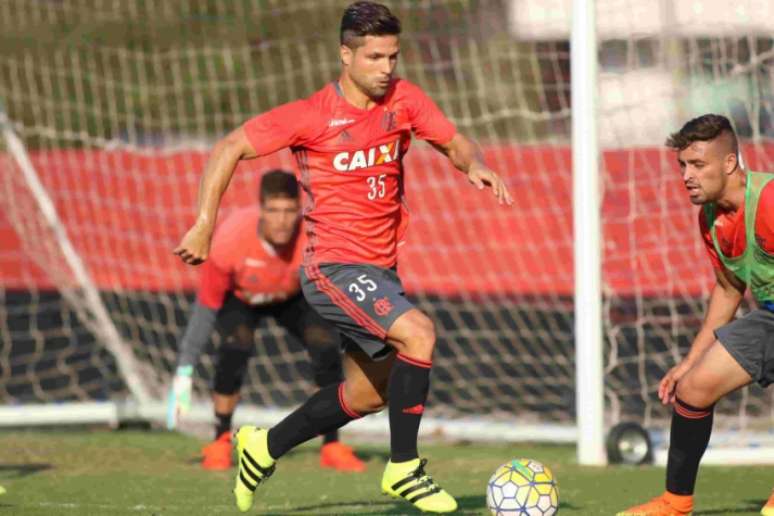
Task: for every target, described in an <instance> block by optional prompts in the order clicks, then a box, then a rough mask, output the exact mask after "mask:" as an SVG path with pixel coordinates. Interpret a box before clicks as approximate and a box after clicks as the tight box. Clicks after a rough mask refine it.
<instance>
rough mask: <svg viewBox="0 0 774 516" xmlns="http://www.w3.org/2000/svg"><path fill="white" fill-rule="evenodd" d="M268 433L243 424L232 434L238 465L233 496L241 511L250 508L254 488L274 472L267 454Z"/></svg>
mask: <svg viewBox="0 0 774 516" xmlns="http://www.w3.org/2000/svg"><path fill="white" fill-rule="evenodd" d="M268 434H269V432H268V431H267V430H265V429H263V428H255V427H254V426H243V427H242V428H240V429H239V431H238V432H237V433H236V434H234V442H235V443H236V449H237V461H238V466H239V467H238V468H237V476H236V484H235V486H234V497H235V498H236V505H237V508H238V509H239V510H240V511H242V512H246V511H248V510H250V507H252V506H253V496H254V494H255V489H256V488H257V487H258V486H259V485H260V484H261V483H262V482H264V481H266V479H268V478H269V477H270V476H271V475H272V473H274V467H275V460H274V459H272V458H271V455H269V445H268V443H267V437H268Z"/></svg>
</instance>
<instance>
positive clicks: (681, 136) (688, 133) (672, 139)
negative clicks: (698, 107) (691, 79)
mask: <svg viewBox="0 0 774 516" xmlns="http://www.w3.org/2000/svg"><path fill="white" fill-rule="evenodd" d="M721 135H727V136H728V137H729V138H730V143H731V150H732V151H733V152H734V154H737V155H738V154H739V143H738V142H737V140H736V133H735V132H734V128H733V127H731V122H730V121H729V120H728V118H726V117H724V116H723V115H714V114H707V115H702V116H700V117H697V118H694V119H692V120H688V121H687V122H686V123H685V125H684V126H683V127H682V129H680V130H679V131H677V132H676V133H672V134H671V135H669V138H667V141H666V146H667V147H669V148H670V149H674V150H676V151H681V150H683V149H685V148H687V147H688V146H689V145H691V144H692V143H694V142H708V141H711V140H714V139H715V138H717V137H718V136H721Z"/></svg>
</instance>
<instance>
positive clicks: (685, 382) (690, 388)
mask: <svg viewBox="0 0 774 516" xmlns="http://www.w3.org/2000/svg"><path fill="white" fill-rule="evenodd" d="M675 394H676V395H677V398H679V399H680V401H682V402H683V403H687V404H688V405H691V406H692V407H696V408H701V409H703V408H707V407H710V406H712V405H713V404H714V403H715V402H716V401H717V397H716V395H715V389H714V386H713V385H712V384H711V382H707V381H702V378H701V376H700V375H696V374H688V375H686V376H685V377H684V378H683V379H682V380H680V381H679V382H678V383H677V389H676V390H675Z"/></svg>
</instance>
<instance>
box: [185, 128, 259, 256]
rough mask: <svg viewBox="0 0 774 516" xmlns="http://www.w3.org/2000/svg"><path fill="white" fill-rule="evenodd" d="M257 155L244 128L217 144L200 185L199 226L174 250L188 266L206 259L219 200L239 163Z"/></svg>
mask: <svg viewBox="0 0 774 516" xmlns="http://www.w3.org/2000/svg"><path fill="white" fill-rule="evenodd" d="M257 155H258V154H257V153H256V151H255V149H254V147H253V146H252V144H251V143H250V141H249V139H248V138H247V134H246V133H245V130H244V128H242V127H240V128H239V129H236V130H234V131H232V132H231V133H230V134H228V135H227V136H226V137H225V138H223V139H221V140H220V141H218V143H216V144H215V147H213V149H212V153H211V154H210V157H209V159H208V160H207V165H206V166H205V169H204V175H203V176H202V179H201V182H200V183H199V195H198V203H197V205H198V207H197V215H196V222H194V225H193V226H192V227H191V229H189V230H188V232H187V233H186V234H185V236H183V239H182V241H181V242H180V245H178V246H177V247H176V248H175V250H174V253H175V254H176V255H178V256H179V257H180V258H181V259H182V260H183V261H184V262H185V263H188V264H190V265H198V264H200V263H202V262H203V261H204V260H206V259H207V256H208V255H209V251H210V242H211V240H212V233H213V231H214V230H215V221H216V219H217V215H218V207H219V206H220V200H221V197H222V196H223V192H225V191H226V188H227V187H228V184H229V182H230V181H231V176H233V175H234V169H236V166H237V163H238V162H239V160H242V159H251V158H255V157H256V156H257Z"/></svg>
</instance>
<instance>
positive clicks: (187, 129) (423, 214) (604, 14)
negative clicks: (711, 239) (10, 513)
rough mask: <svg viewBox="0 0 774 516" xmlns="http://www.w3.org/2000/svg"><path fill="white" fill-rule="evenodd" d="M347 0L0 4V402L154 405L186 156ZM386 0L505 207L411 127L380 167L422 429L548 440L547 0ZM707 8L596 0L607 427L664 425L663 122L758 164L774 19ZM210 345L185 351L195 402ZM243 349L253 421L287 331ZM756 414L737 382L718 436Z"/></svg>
mask: <svg viewBox="0 0 774 516" xmlns="http://www.w3.org/2000/svg"><path fill="white" fill-rule="evenodd" d="M347 3H348V2H342V1H327V0H326V1H319V0H314V1H313V0H293V1H291V2H282V1H274V0H234V1H230V2H218V1H214V0H213V1H205V0H199V1H182V0H127V1H125V2H102V1H98V0H64V1H59V2H28V1H25V0H5V1H3V2H1V3H0V101H2V102H3V104H4V113H5V115H6V117H5V122H4V123H3V124H2V127H3V138H2V139H0V205H1V206H2V210H0V238H1V239H2V242H3V245H2V249H1V250H0V403H2V404H4V405H6V408H9V407H10V408H14V407H17V408H18V407H23V408H24V409H25V412H24V413H23V414H24V417H26V418H30V420H35V418H36V414H40V413H42V412H44V411H45V410H47V409H48V408H50V407H55V406H57V405H61V404H62V403H64V402H73V403H78V404H82V405H85V406H86V405H88V404H89V403H93V402H112V403H115V402H117V401H121V400H133V401H134V402H139V406H140V407H141V408H142V407H151V406H154V403H155V404H156V405H160V404H161V403H163V398H164V391H165V389H166V387H167V386H168V384H169V380H170V376H171V374H172V373H173V370H174V366H175V361H176V353H177V345H178V344H177V343H178V340H179V338H180V336H181V334H182V330H183V328H184V326H185V323H186V321H187V318H188V313H189V311H190V309H191V306H192V302H193V299H194V295H195V290H196V287H197V272H196V270H195V269H193V268H191V267H186V266H184V265H182V264H181V263H180V262H179V260H177V259H176V258H175V257H174V256H173V255H172V253H171V250H172V249H173V248H174V246H175V245H176V244H177V242H178V241H179V238H180V237H181V235H182V234H183V233H184V231H185V230H186V229H187V227H188V225H189V224H190V223H191V222H192V220H193V214H194V204H195V197H196V189H197V187H198V181H199V178H200V175H201V173H202V169H203V165H204V162H205V160H206V157H207V152H208V149H209V147H210V146H211V144H212V143H213V142H214V141H215V140H216V139H217V138H218V137H220V136H222V135H224V134H225V133H226V132H228V131H229V130H230V129H232V128H235V127H237V126H238V125H239V124H241V123H242V122H244V121H245V120H246V119H248V118H249V117H250V116H252V115H254V114H257V113H260V112H262V111H265V110H267V109H269V108H270V107H272V106H274V105H277V104H279V103H283V102H287V101H290V100H294V99H296V98H299V97H302V96H306V95H308V94H311V93H312V92H314V91H315V90H316V89H318V88H320V87H321V86H322V85H324V84H325V83H326V82H327V81H330V80H333V79H335V78H336V77H337V74H338V70H339V62H338V57H337V47H338V34H337V31H338V23H339V20H340V16H341V12H342V9H343V7H344V6H345V5H346V4H347ZM387 3H388V4H389V5H390V6H391V7H392V8H393V10H394V12H395V13H396V14H397V15H398V16H400V17H401V19H402V20H403V24H404V34H403V36H402V39H401V63H400V66H399V73H400V75H402V76H404V77H406V78H408V79H410V80H412V81H413V82H416V83H418V84H419V85H421V86H422V87H423V88H424V89H425V90H426V91H427V92H428V93H429V94H430V95H431V96H432V97H433V98H434V99H435V100H436V102H437V103H438V104H439V105H440V106H441V107H442V108H443V110H444V111H445V112H446V113H447V115H448V116H449V117H450V118H451V119H452V120H453V121H454V122H455V123H456V124H457V126H458V127H459V129H460V130H461V131H463V132H464V133H466V134H468V135H470V136H473V137H475V138H476V139H477V140H478V141H479V142H480V143H481V145H482V147H483V149H484V153H485V155H486V159H487V161H488V163H489V164H490V165H491V166H492V168H493V169H495V170H497V171H499V172H500V173H501V174H503V175H504V176H506V177H507V180H508V184H509V186H510V189H511V192H512V193H513V195H514V198H515V201H516V202H515V206H514V207H513V208H510V209H509V208H503V207H499V206H497V205H496V204H495V203H493V202H492V198H491V196H490V194H488V193H481V192H478V191H476V190H475V189H474V188H472V187H470V186H469V185H468V184H467V182H466V180H465V179H464V177H463V176H462V175H460V174H459V173H457V172H456V171H454V170H453V169H452V167H451V166H450V165H449V164H448V162H447V161H446V159H445V158H443V157H442V156H441V155H440V154H438V153H437V152H435V151H434V150H433V149H431V148H430V147H428V146H426V145H423V144H420V143H416V144H415V145H414V146H413V148H412V150H411V151H410V152H409V154H408V155H407V157H406V159H405V161H404V164H405V168H406V189H407V192H406V193H407V198H408V203H409V207H410V210H411V226H410V229H409V237H408V241H407V244H406V245H405V246H404V247H403V250H402V253H401V256H400V264H399V267H400V274H401V276H402V278H403V281H404V284H405V287H406V289H407V292H408V293H409V295H410V297H411V298H412V299H413V300H415V301H416V303H417V305H418V306H419V307H420V308H421V309H423V310H425V311H426V312H427V313H428V314H430V315H431V317H432V318H433V320H434V321H435V322H436V324H437V327H438V336H439V343H438V349H437V355H436V357H435V360H434V368H433V379H432V389H431V400H430V402H429V404H428V407H429V409H428V415H429V416H430V419H428V421H436V422H438V426H437V427H434V428H436V429H437V430H439V431H447V432H452V431H453V430H452V429H454V428H457V427H455V426H454V424H453V422H454V421H458V420H462V421H466V422H467V424H468V426H467V428H468V429H472V430H469V431H470V432H471V433H474V434H476V436H477V437H481V435H482V432H481V431H480V427H476V426H470V425H472V424H473V422H476V421H478V422H481V421H486V422H487V424H491V425H496V424H498V423H499V424H500V426H497V427H495V426H490V431H489V432H486V434H488V435H487V436H488V437H494V438H498V437H499V438H514V437H526V438H550V439H555V440H573V439H574V430H573V424H574V420H575V411H576V408H575V392H576V385H575V371H574V361H575V356H574V354H575V351H574V344H573V309H574V307H573V269H572V267H573V266H572V263H573V262H572V252H573V234H572V191H571V190H572V189H571V185H572V181H571V179H572V178H571V159H570V155H571V152H570V119H571V113H572V110H571V105H570V62H569V59H570V57H569V42H568V41H569V26H570V14H569V13H570V2H569V1H561V0H553V1H551V2H545V1H538V0H512V1H507V0H488V1H475V0H422V1H409V0H401V1H392V2H387ZM711 3H712V2H699V1H685V2H674V3H672V2H663V1H659V0H652V1H645V2H643V1H634V0H598V2H597V4H598V9H597V20H598V37H599V46H600V74H599V80H598V82H599V127H600V140H601V144H602V152H603V159H602V163H603V170H602V172H601V173H602V174H603V181H602V183H603V189H604V190H603V208H602V222H603V237H604V247H603V249H602V253H603V289H604V292H603V295H604V310H603V316H604V320H603V325H604V326H603V327H604V337H605V357H604V365H605V401H606V424H607V425H611V424H614V423H616V422H619V421H623V420H633V421H638V422H640V423H642V424H644V425H646V426H648V427H652V428H663V427H664V424H663V423H664V422H665V421H666V419H667V417H668V412H667V409H665V408H663V407H662V406H661V405H660V403H659V402H658V400H657V397H656V389H657V385H658V381H659V380H660V378H661V376H662V375H663V374H664V373H665V372H666V371H667V370H668V369H669V368H670V367H671V366H672V365H674V364H675V363H676V360H678V359H679V357H680V356H681V355H683V354H684V353H685V351H686V350H687V347H688V346H689V345H690V342H691V339H692V337H693V335H694V334H695V333H696V331H697V330H698V328H699V326H700V323H701V320H702V317H703V313H704V308H705V305H706V300H707V296H708V293H709V288H710V287H711V285H712V273H711V269H710V266H709V261H708V259H707V258H706V256H705V251H704V249H703V248H702V243H701V241H700V239H699V236H698V230H697V228H696V213H695V208H693V207H692V206H691V205H690V204H689V202H688V201H687V198H686V195H685V193H684V191H683V188H682V185H681V182H680V177H679V173H678V171H677V169H676V166H675V163H674V156H672V155H671V154H670V153H669V152H667V151H666V150H665V149H664V148H663V146H662V144H663V141H664V139H665V137H666V135H667V134H668V133H669V132H671V131H674V130H676V129H678V128H679V127H680V126H681V125H682V123H683V122H684V121H685V120H687V119H688V118H690V117H692V116H696V115H698V114H702V113H705V112H710V111H711V112H719V113H723V114H725V115H728V116H729V117H730V118H731V119H732V121H733V123H734V125H735V127H736V129H737V130H738V132H739V135H740V137H741V138H742V141H743V156H744V160H745V163H746V164H747V165H748V166H749V167H751V168H753V169H756V170H774V143H772V140H771V138H772V136H774V106H773V105H772V102H773V100H774V99H773V97H772V91H774V39H773V38H772V36H771V34H772V33H774V28H772V27H771V21H770V20H772V19H774V13H772V12H770V11H771V9H772V8H771V7H770V6H769V5H768V3H767V2H762V1H755V0H747V1H740V2H737V5H738V6H739V8H736V9H735V10H734V11H733V12H727V11H728V9H727V8H725V7H723V8H721V7H720V6H719V7H718V8H717V9H714V10H713V9H710V8H709V7H708V4H711ZM717 3H718V4H720V2H717ZM672 4H674V5H672ZM702 6H703V7H702ZM702 9H703V10H702ZM767 9H768V11H766V10H767ZM716 11H717V13H722V14H723V15H722V16H721V14H718V15H717V16H718V18H717V19H714V18H712V17H713V16H716V15H715V14H714V13H715V12H716ZM764 11H765V12H764ZM632 13H634V15H633V14H632ZM766 13H768V14H766ZM702 16H704V18H702V19H705V20H706V19H707V18H706V17H710V18H712V19H711V20H710V22H707V23H705V22H702V23H699V22H698V21H697V17H699V18H701V17H702ZM766 24H769V25H768V26H767V25H766ZM277 166H280V167H285V168H289V169H291V170H294V169H295V163H294V161H293V159H292V156H291V155H290V153H287V152H281V153H278V154H276V155H273V156H270V157H267V158H265V159H260V160H254V161H250V162H246V163H243V164H241V165H240V166H239V169H238V171H237V173H236V175H235V178H234V180H233V181H232V184H231V186H230V188H229V191H228V192H227V194H226V197H225V199H224V204H223V210H222V211H221V217H222V216H223V215H224V214H225V213H226V212H227V211H228V210H231V209H234V208H237V207H241V206H245V205H248V204H251V203H253V202H256V186H257V184H258V178H259V176H260V173H261V172H262V171H263V170H266V169H269V168H272V167H277ZM576 238H583V235H576ZM218 345H219V340H218V337H217V336H216V335H213V338H212V340H211V343H210V345H209V348H208V349H207V352H206V353H205V354H204V355H203V356H202V359H201V361H200V363H199V364H198V366H197V368H196V374H195V389H196V393H197V396H198V398H199V399H200V400H206V399H207V397H208V393H209V386H210V385H211V381H212V378H213V374H214V364H213V357H214V354H213V350H214V349H215V348H216V346H218ZM256 348H257V351H256V354H255V357H254V358H253V359H252V360H251V362H250V366H249V369H248V378H247V379H246V381H245V387H244V392H243V405H242V406H243V408H242V409H240V410H241V411H245V410H268V412H269V413H272V414H274V412H271V411H272V410H279V411H280V412H281V411H282V410H287V409H288V408H290V407H292V406H294V404H297V403H299V402H300V401H302V400H303V399H304V397H305V396H306V395H307V394H308V393H309V392H311V390H312V389H313V385H312V383H311V382H310V381H309V378H310V375H309V366H308V360H307V356H306V354H305V352H304V351H303V348H302V347H301V346H300V345H299V343H297V342H294V341H292V340H289V339H288V338H287V335H286V334H285V333H284V331H283V330H281V329H280V328H279V327H277V326H276V325H275V324H274V323H273V322H272V321H268V322H265V323H264V324H262V325H261V327H260V328H259V329H258V331H257V332H256ZM238 413H239V412H238ZM242 413H245V412H242ZM154 414H156V415H158V414H159V412H158V411H157V412H154ZM207 416H209V414H207ZM0 419H1V418H0ZM771 419H772V403H771V393H767V392H766V391H763V390H761V389H759V388H757V387H750V388H748V389H744V390H742V391H740V392H739V393H737V394H735V395H733V396H731V397H729V398H728V399H727V400H724V401H723V402H722V403H720V405H719V407H718V425H719V426H722V427H724V428H727V429H745V430H752V429H760V430H768V427H769V425H770V424H771V422H772V421H771ZM462 427H465V425H462ZM424 428H427V425H425V426H424ZM493 428H497V431H493V430H491V429H493Z"/></svg>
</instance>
